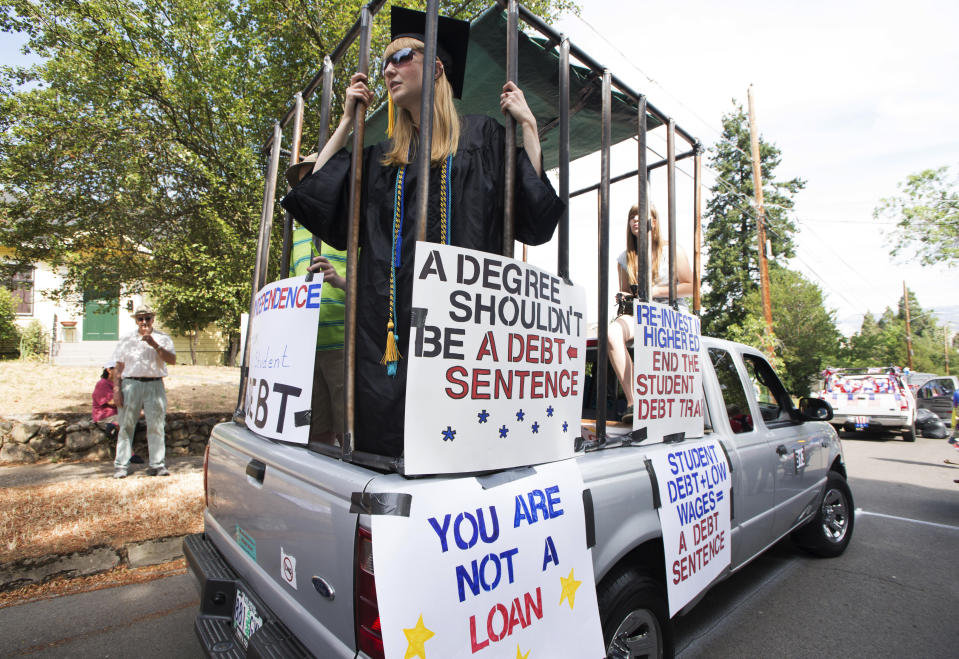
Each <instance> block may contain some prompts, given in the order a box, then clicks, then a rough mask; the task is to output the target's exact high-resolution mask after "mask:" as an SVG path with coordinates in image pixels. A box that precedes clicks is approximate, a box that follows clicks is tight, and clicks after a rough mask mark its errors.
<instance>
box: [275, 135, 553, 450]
mask: <svg viewBox="0 0 959 659" xmlns="http://www.w3.org/2000/svg"><path fill="white" fill-rule="evenodd" d="M504 137H505V129H504V128H503V127H502V126H501V125H500V124H499V123H497V122H496V121H495V120H493V119H491V118H489V117H487V116H467V117H462V118H461V133H460V141H459V145H458V147H457V151H456V154H455V155H454V156H453V167H452V190H453V195H452V204H451V209H452V212H451V216H452V218H451V221H450V226H451V230H450V243H451V244H452V245H456V246H459V247H467V248H470V249H478V250H483V251H486V252H494V253H500V252H501V251H502V243H503V241H502V234H503V226H502V225H503V186H504V179H505V177H504V153H505V145H504ZM388 148H389V141H385V142H381V143H379V144H376V145H375V146H371V147H367V148H366V149H364V152H363V191H362V199H361V204H362V208H361V213H360V218H361V219H360V235H359V242H360V259H359V269H358V273H357V276H358V282H357V284H358V288H357V328H356V399H355V400H356V415H355V420H354V427H355V431H356V437H355V441H356V449H357V450H360V451H366V452H370V453H377V454H380V455H388V456H394V457H395V456H398V455H400V453H401V452H402V450H403V420H404V406H405V402H406V364H407V360H406V357H407V355H408V354H409V345H408V344H409V328H410V307H411V297H412V281H413V257H414V251H415V245H416V217H415V215H416V206H417V203H416V197H417V176H416V172H415V171H414V170H415V169H416V167H415V166H409V167H407V168H406V185H405V193H404V197H405V216H404V218H403V227H402V232H401V235H402V238H403V240H402V246H401V249H400V253H401V260H400V267H398V268H397V270H396V289H397V298H396V314H395V318H396V324H397V332H398V336H399V341H398V343H397V346H398V348H399V350H400V354H401V355H403V359H400V361H399V364H398V370H397V373H396V375H395V376H390V375H388V374H387V372H386V366H384V365H383V364H380V359H381V358H382V356H383V352H384V350H385V345H386V324H387V320H388V317H389V278H390V260H391V254H392V249H393V248H392V240H393V196H394V186H395V184H396V173H397V168H396V167H386V166H384V165H382V164H380V163H381V161H382V160H383V155H384V153H385V152H386V150H387V149H388ZM349 173H350V154H349V152H348V151H347V150H346V149H341V150H340V151H338V152H337V153H336V154H334V155H333V157H332V158H330V160H329V161H327V162H326V164H324V165H323V167H322V168H321V169H320V170H319V171H317V172H315V173H314V174H312V175H310V176H308V177H306V178H305V179H303V180H302V181H301V182H300V183H299V184H298V185H297V186H296V187H295V188H293V190H291V191H290V193H289V194H288V195H287V196H286V197H285V198H284V199H283V201H282V202H281V203H282V205H283V207H284V208H285V209H286V210H288V211H290V213H292V215H293V217H295V218H296V219H297V220H298V221H299V222H300V223H301V224H303V226H305V227H306V228H308V229H309V230H310V231H312V232H313V233H314V234H316V235H318V236H320V238H322V239H323V241H324V242H326V243H329V244H330V245H332V246H333V247H335V248H337V249H346V239H347V226H348V223H349V218H348V217H347V214H348V212H349V190H350V177H349ZM439 180H440V167H438V166H437V167H433V168H431V169H430V185H429V200H428V214H427V240H429V241H431V242H439V239H440V212H439ZM563 208H564V206H563V203H562V202H561V201H560V200H559V198H558V197H557V196H556V193H555V192H554V191H553V187H552V185H550V183H549V180H548V179H547V178H546V176H545V174H544V175H542V176H537V175H536V171H535V170H534V169H533V166H532V164H531V163H530V161H529V158H528V157H527V156H526V152H525V150H523V149H519V150H518V154H517V167H516V205H515V223H514V226H515V229H514V231H515V235H516V239H517V240H519V241H521V242H524V243H527V244H530V245H540V244H542V243H545V242H547V241H549V239H550V238H551V237H552V235H553V230H554V229H555V228H556V223H557V222H558V220H559V218H560V215H561V214H562V212H563ZM414 387H415V385H414Z"/></svg>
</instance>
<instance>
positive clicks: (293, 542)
mask: <svg viewBox="0 0 959 659" xmlns="http://www.w3.org/2000/svg"><path fill="white" fill-rule="evenodd" d="M375 475H376V473H375V472H372V471H370V470H368V469H364V468H363V467H358V466H356V465H351V464H348V463H345V462H342V461H340V460H336V459H333V458H329V457H326V456H323V455H319V454H316V453H313V452H311V451H308V450H307V449H306V447H301V446H290V445H281V444H278V443H275V442H272V441H269V440H265V439H262V438H260V437H257V436H256V435H254V434H252V433H251V432H250V431H248V430H246V429H245V428H242V427H241V426H238V425H235V424H232V423H224V424H220V425H219V426H217V427H216V428H215V429H214V432H213V435H212V437H211V440H210V456H209V466H208V472H207V478H208V480H207V492H208V497H209V500H208V504H207V511H206V520H205V522H206V535H207V537H208V538H209V539H210V540H212V541H213V543H214V544H215V545H216V547H217V549H218V550H219V551H220V552H221V554H222V555H223V556H224V558H225V559H226V560H227V562H228V563H229V564H230V565H231V566H232V567H233V569H235V570H236V572H237V574H238V575H239V576H240V577H241V578H242V579H243V580H244V581H245V582H246V583H247V584H248V585H249V586H250V588H252V590H253V591H255V593H256V595H257V596H258V597H259V598H260V599H261V600H262V601H263V603H264V604H266V605H267V606H268V607H269V608H270V609H272V611H273V612H274V613H275V614H277V615H278V616H279V617H281V618H282V620H283V622H284V624H285V625H286V626H287V627H288V628H289V629H290V630H291V631H292V632H293V633H294V634H295V635H296V636H297V637H298V638H299V639H300V640H301V641H303V642H304V643H305V644H306V646H307V647H309V648H310V649H311V650H312V651H313V652H314V653H316V652H318V651H319V653H320V654H319V655H318V656H353V654H354V653H355V639H354V627H353V569H354V540H355V534H356V524H357V514H356V513H352V512H350V496H351V494H352V493H353V492H362V491H363V489H364V488H365V487H366V485H367V483H368V482H369V481H370V480H371V479H372V478H373V477H374V476H375ZM317 579H320V580H323V581H325V582H326V583H325V584H317V583H315V582H316V581H317ZM326 586H328V587H329V588H326ZM329 589H332V596H331V593H330V592H329ZM321 591H324V594H321Z"/></svg>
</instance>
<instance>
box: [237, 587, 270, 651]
mask: <svg viewBox="0 0 959 659" xmlns="http://www.w3.org/2000/svg"><path fill="white" fill-rule="evenodd" d="M262 626H263V618H261V617H260V614H259V613H257V610H256V605H255V604H254V603H253V600H251V599H250V597H249V596H248V595H247V594H246V593H244V592H243V591H242V590H241V589H240V588H239V587H238V588H237V589H236V599H235V600H233V632H234V633H235V634H236V637H237V638H238V639H239V640H240V643H242V644H243V647H244V648H246V647H247V646H248V645H249V643H250V637H251V636H253V633H254V632H256V630H257V629H259V628H260V627H262Z"/></svg>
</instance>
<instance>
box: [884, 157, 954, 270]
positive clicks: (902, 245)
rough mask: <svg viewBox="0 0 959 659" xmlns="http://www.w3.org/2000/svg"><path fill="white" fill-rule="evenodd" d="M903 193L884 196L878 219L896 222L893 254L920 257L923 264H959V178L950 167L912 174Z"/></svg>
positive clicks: (903, 186) (901, 189)
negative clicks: (950, 170) (951, 171)
mask: <svg viewBox="0 0 959 659" xmlns="http://www.w3.org/2000/svg"><path fill="white" fill-rule="evenodd" d="M899 190H900V192H901V194H899V195H898V196H895V197H888V198H885V199H882V200H881V201H880V204H879V206H878V207H876V209H875V210H874V211H873V217H875V218H876V219H880V218H888V219H892V220H895V221H896V223H897V224H896V228H895V229H894V230H893V231H892V233H891V236H890V237H891V238H892V239H893V240H892V241H890V244H891V245H892V248H891V249H890V253H891V254H892V255H893V256H900V255H905V256H906V258H909V257H912V258H916V257H918V259H919V262H920V263H922V264H923V265H932V264H935V263H946V264H957V263H959V177H957V176H956V175H954V174H951V173H950V172H949V168H948V167H940V168H938V169H926V170H924V171H921V172H919V173H918V174H910V175H909V177H908V178H907V179H906V181H905V182H904V183H900V184H899Z"/></svg>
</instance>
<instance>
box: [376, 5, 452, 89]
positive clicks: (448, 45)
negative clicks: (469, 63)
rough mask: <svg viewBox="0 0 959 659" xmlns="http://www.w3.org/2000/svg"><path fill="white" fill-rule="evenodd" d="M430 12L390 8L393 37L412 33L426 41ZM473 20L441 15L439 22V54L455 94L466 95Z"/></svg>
mask: <svg viewBox="0 0 959 659" xmlns="http://www.w3.org/2000/svg"><path fill="white" fill-rule="evenodd" d="M425 34H426V14H425V13H424V12H421V11H415V10H413V9H404V8H403V7H396V6H393V7H391V8H390V41H391V42H392V41H396V40H397V39H399V38H400V37H412V38H413V39H418V40H420V41H422V42H423V43H424V44H425V43H426V37H425V36H424V35H425ZM469 41H470V24H469V21H460V20H457V19H455V18H449V17H447V16H440V17H439V21H438V22H437V25H436V56H437V57H438V58H439V60H440V61H441V62H442V63H443V69H444V70H445V71H446V79H447V80H448V81H449V83H450V86H451V87H452V88H453V96H454V97H455V98H460V97H461V96H462V95H463V80H464V79H465V78H466V51H467V49H468V48H469Z"/></svg>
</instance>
